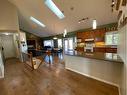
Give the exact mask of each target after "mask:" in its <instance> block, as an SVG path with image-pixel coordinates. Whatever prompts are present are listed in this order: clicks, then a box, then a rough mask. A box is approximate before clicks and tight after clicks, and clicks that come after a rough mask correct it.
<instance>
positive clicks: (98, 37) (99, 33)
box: [94, 29, 105, 42]
mask: <svg viewBox="0 0 127 95" xmlns="http://www.w3.org/2000/svg"><path fill="white" fill-rule="evenodd" d="M94 39H95V42H104V40H105V30H104V29H98V30H95V32H94Z"/></svg>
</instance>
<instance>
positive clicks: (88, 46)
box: [84, 39, 95, 52]
mask: <svg viewBox="0 0 127 95" xmlns="http://www.w3.org/2000/svg"><path fill="white" fill-rule="evenodd" d="M94 47H95V43H94V39H85V47H84V51H85V52H94Z"/></svg>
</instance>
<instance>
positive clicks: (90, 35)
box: [77, 29, 105, 42]
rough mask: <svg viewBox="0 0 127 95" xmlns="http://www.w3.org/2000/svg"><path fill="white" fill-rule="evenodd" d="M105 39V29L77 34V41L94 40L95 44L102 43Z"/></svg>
mask: <svg viewBox="0 0 127 95" xmlns="http://www.w3.org/2000/svg"><path fill="white" fill-rule="evenodd" d="M104 37H105V29H97V30H91V31H86V32H77V39H80V40H81V42H85V39H94V40H95V42H100V41H101V42H103V41H104V39H105V38H104Z"/></svg>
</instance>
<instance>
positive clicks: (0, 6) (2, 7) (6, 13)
mask: <svg viewBox="0 0 127 95" xmlns="http://www.w3.org/2000/svg"><path fill="white" fill-rule="evenodd" d="M3 30H10V31H18V30H19V24H18V15H17V9H16V7H15V6H14V5H13V4H11V3H10V2H8V1H7V0H0V31H1V32H3Z"/></svg>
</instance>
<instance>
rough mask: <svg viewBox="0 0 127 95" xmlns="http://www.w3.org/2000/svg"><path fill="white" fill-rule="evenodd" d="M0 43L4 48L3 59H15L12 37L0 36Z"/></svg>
mask: <svg viewBox="0 0 127 95" xmlns="http://www.w3.org/2000/svg"><path fill="white" fill-rule="evenodd" d="M0 43H1V46H2V47H3V48H4V56H5V58H12V57H16V50H15V45H14V39H13V35H1V36H0Z"/></svg>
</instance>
